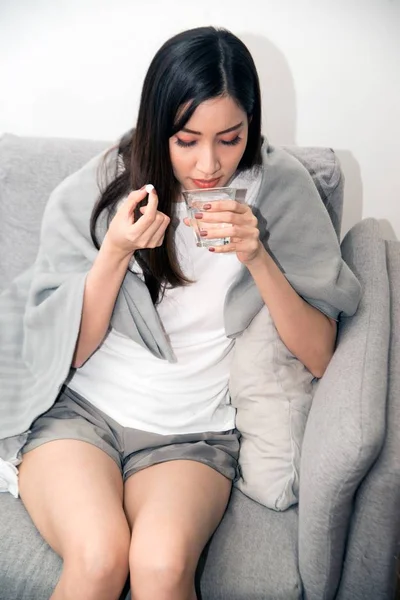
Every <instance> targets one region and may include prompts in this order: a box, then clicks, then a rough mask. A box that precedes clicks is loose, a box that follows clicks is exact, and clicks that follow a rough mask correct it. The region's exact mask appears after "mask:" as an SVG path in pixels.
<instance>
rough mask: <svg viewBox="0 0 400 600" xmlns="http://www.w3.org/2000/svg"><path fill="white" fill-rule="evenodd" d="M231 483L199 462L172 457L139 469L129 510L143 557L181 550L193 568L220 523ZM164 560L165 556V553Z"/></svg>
mask: <svg viewBox="0 0 400 600" xmlns="http://www.w3.org/2000/svg"><path fill="white" fill-rule="evenodd" d="M231 487H232V482H231V481H230V480H229V479H228V478H226V477H225V476H223V475H221V474H220V473H219V472H218V471H216V470H215V469H213V468H211V467H209V466H207V465H205V464H203V463H200V462H197V461H194V460H173V461H170V462H164V463H159V464H156V465H154V466H151V467H148V468H146V469H143V470H141V471H138V472H137V473H135V474H134V475H132V476H131V477H129V479H127V481H126V482H125V491H124V508H125V512H126V514H127V517H128V521H129V523H130V526H131V529H132V545H134V544H135V541H138V540H139V541H140V544H137V547H138V553H139V554H140V555H141V556H143V557H144V556H146V555H148V556H150V557H153V560H154V561H155V562H156V561H157V556H156V555H157V552H160V553H162V554H165V553H169V554H170V555H171V556H172V555H173V554H174V552H175V553H176V555H177V556H176V558H177V560H178V561H179V559H180V558H181V557H184V559H185V562H186V563H189V566H190V567H191V568H192V570H193V571H194V570H195V569H196V566H197V562H198V559H199V557H200V554H201V552H202V550H203V548H204V546H205V545H206V543H207V541H208V540H209V538H210V537H211V535H212V534H213V532H214V530H215V529H216V527H217V526H218V524H219V522H220V520H221V518H222V516H223V514H224V512H225V509H226V506H227V503H228V500H229V496H230V492H231ZM160 560H161V561H163V560H164V557H163V556H162V557H160Z"/></svg>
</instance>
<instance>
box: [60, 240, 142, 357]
mask: <svg viewBox="0 0 400 600" xmlns="http://www.w3.org/2000/svg"><path fill="white" fill-rule="evenodd" d="M130 257H131V255H129V254H128V255H123V254H121V252H118V250H116V249H113V248H112V247H111V246H110V245H109V244H108V243H107V240H105V242H104V243H103V245H102V246H101V248H100V251H99V254H98V255H97V258H96V260H95V262H94V263H93V267H92V268H91V270H90V271H89V274H88V276H87V278H86V283H85V292H84V297H83V309H82V318H81V326H80V330H79V336H78V341H77V344H76V347H75V354H74V358H73V361H72V366H73V367H77V368H78V367H81V366H82V365H83V363H84V362H85V361H86V360H87V359H88V358H89V356H91V355H92V354H93V352H94V351H95V350H96V349H97V348H98V347H99V345H100V344H101V342H102V341H103V339H104V336H105V335H106V333H107V330H108V327H109V324H110V319H111V314H112V311H113V309H114V305H115V301H116V299H117V295H118V292H119V289H120V287H121V284H122V281H123V279H124V277H125V273H126V270H127V268H128V264H129V260H130Z"/></svg>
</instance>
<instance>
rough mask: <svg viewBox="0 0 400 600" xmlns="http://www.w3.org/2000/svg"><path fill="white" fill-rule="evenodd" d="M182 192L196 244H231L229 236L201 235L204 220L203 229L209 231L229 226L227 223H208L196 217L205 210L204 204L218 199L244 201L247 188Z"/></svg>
mask: <svg viewBox="0 0 400 600" xmlns="http://www.w3.org/2000/svg"><path fill="white" fill-rule="evenodd" d="M182 194H183V197H184V199H185V203H186V208H187V211H188V219H189V222H190V225H191V227H192V228H193V232H194V237H195V240H196V246H198V247H199V248H208V247H209V246H225V245H226V244H229V243H230V238H229V237H223V238H211V237H207V238H202V237H201V235H200V228H202V224H203V222H204V225H203V229H207V230H208V231H210V230H211V229H221V228H223V227H228V224H227V223H207V221H206V220H205V219H204V221H203V220H198V219H196V218H195V214H196V213H200V212H203V205H204V204H211V203H212V202H216V201H218V200H236V201H238V202H244V199H245V196H246V190H243V189H239V188H232V187H220V188H208V189H204V190H202V189H198V190H184V191H183V192H182ZM205 212H207V211H205Z"/></svg>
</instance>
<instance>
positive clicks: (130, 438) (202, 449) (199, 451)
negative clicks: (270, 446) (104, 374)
mask: <svg viewBox="0 0 400 600" xmlns="http://www.w3.org/2000/svg"><path fill="white" fill-rule="evenodd" d="M239 437H240V434H239V432H238V431H237V430H231V431H222V432H208V433H189V434H176V435H160V434H158V433H150V432H147V431H140V430H138V429H132V428H129V427H122V426H121V425H119V424H118V423H117V422H116V421H114V420H113V419H111V418H110V417H109V416H107V415H106V414H105V413H103V412H102V411H100V410H98V409H97V408H96V407H95V406H93V405H92V404H90V402H87V400H85V399H84V398H83V397H82V396H80V395H79V394H77V393H76V392H74V391H73V390H71V389H69V388H68V387H64V388H63V389H62V391H61V392H60V395H59V396H58V398H57V400H56V401H55V403H54V405H53V406H52V407H51V408H50V409H49V410H48V411H47V412H45V413H44V414H43V415H41V416H40V417H38V418H37V419H36V420H35V421H34V422H33V424H32V426H31V430H30V434H29V437H28V440H27V442H26V444H25V446H24V447H23V449H22V454H25V453H26V452H29V451H30V450H33V449H34V448H37V447H38V446H41V445H42V444H45V443H46V442H51V441H54V440H65V439H72V440H81V441H84V442H88V443H89V444H93V445H94V446H97V448H100V449H101V450H103V451H104V452H106V454H108V455H109V456H111V458H112V459H113V460H114V461H115V462H116V463H117V465H118V467H119V469H120V470H121V473H122V476H123V479H124V481H125V480H126V479H127V478H128V477H129V476H130V475H133V474H134V473H136V472H137V471H140V470H141V469H144V468H146V467H150V466H152V465H155V464H158V463H162V462H167V461H170V460H195V461H197V462H201V463H204V464H205V465H208V466H209V467H212V468H213V469H215V470H216V471H218V472H219V473H221V474H222V475H224V476H225V477H227V478H228V479H231V480H236V479H237V476H238V468H237V461H238V456H239Z"/></svg>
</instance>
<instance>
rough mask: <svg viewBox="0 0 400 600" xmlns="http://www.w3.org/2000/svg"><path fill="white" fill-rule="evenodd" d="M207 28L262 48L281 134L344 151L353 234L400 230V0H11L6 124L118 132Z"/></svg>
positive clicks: (6, 22) (88, 133) (1, 103)
mask: <svg viewBox="0 0 400 600" xmlns="http://www.w3.org/2000/svg"><path fill="white" fill-rule="evenodd" d="M208 24H214V25H219V26H224V27H227V28H229V29H231V30H232V31H233V32H234V33H236V34H237V35H239V36H240V37H241V38H242V39H243V40H244V41H245V43H247V45H248V46H249V48H250V50H251V51H252V53H253V55H254V57H255V60H256V63H257V66H258V69H259V73H260V78H261V82H262V87H263V95H264V114H265V121H264V124H265V127H264V130H265V132H266V133H267V134H268V136H269V138H270V140H271V141H272V142H274V143H289V144H290V143H295V144H298V145H313V146H330V147H333V148H334V149H335V150H336V151H337V152H338V154H339V156H340V159H341V161H342V165H343V169H344V171H345V175H346V177H347V186H346V198H345V213H344V232H345V231H347V230H348V229H349V227H351V225H353V224H354V223H355V222H357V221H358V220H359V219H360V218H361V217H367V216H373V217H376V218H378V219H380V220H381V221H382V225H383V231H384V233H385V235H386V236H387V237H391V238H394V237H397V238H400V208H399V204H400V177H399V171H400V151H399V149H400V1H399V0H242V1H237V0H197V1H196V2H194V1H193V0H170V1H169V2H165V1H164V2H163V1H162V0H159V1H156V0H143V1H140V2H139V1H137V0H113V1H112V2H110V1H109V0H65V1H64V0H35V1H34V2H33V1H32V0H13V2H10V1H7V0H0V86H1V88H0V132H4V131H7V132H12V133H17V134H21V135H45V136H67V137H79V138H102V139H114V138H116V137H117V136H118V135H119V134H120V133H121V132H123V131H125V130H126V129H128V128H129V127H130V126H132V124H133V123H134V120H135V117H136V111H137V107H138V100H139V93H140V89H141V84H142V80H143V77H144V74H145V71H146V69H147V67H148V64H149V62H150V60H151V58H152V56H153V55H154V53H155V52H156V50H157V49H158V47H159V46H160V45H161V44H162V43H163V42H164V41H165V40H166V39H167V38H168V37H170V36H171V35H173V34H175V33H177V32H178V31H180V30H182V29H187V28H190V27H196V26H199V25H208Z"/></svg>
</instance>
